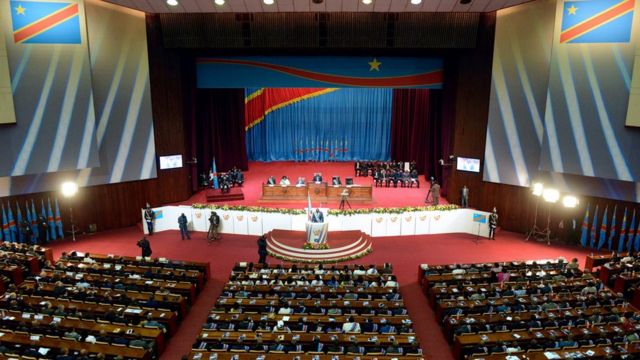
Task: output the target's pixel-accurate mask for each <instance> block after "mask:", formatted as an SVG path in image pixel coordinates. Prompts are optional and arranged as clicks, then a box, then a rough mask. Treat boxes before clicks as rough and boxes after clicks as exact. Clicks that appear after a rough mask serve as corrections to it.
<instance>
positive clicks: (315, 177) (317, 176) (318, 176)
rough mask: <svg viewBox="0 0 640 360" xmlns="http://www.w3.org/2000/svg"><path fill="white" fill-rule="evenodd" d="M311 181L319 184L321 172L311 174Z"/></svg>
mask: <svg viewBox="0 0 640 360" xmlns="http://www.w3.org/2000/svg"><path fill="white" fill-rule="evenodd" d="M313 182H314V183H316V184H319V183H321V182H322V174H321V173H315V174H313Z"/></svg>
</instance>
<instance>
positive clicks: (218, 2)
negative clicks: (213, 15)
mask: <svg viewBox="0 0 640 360" xmlns="http://www.w3.org/2000/svg"><path fill="white" fill-rule="evenodd" d="M213 2H214V3H215V4H216V5H218V6H222V5H224V3H225V1H224V0H214V1H213Z"/></svg>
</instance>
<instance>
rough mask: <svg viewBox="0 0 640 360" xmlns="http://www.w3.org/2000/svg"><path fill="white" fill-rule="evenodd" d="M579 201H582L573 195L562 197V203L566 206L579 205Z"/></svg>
mask: <svg viewBox="0 0 640 360" xmlns="http://www.w3.org/2000/svg"><path fill="white" fill-rule="evenodd" d="M579 203H580V201H579V200H578V198H577V197H575V196H573V195H565V196H564V197H563V198H562V205H564V207H566V208H574V207H576V206H578V204H579Z"/></svg>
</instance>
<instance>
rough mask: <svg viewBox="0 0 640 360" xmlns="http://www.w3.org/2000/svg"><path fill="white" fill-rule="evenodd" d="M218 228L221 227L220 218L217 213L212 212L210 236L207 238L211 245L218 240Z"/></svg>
mask: <svg viewBox="0 0 640 360" xmlns="http://www.w3.org/2000/svg"><path fill="white" fill-rule="evenodd" d="M218 226H220V216H218V214H216V212H215V211H212V212H211V216H209V234H208V236H207V240H208V241H209V245H211V242H212V241H213V240H214V239H217V238H218Z"/></svg>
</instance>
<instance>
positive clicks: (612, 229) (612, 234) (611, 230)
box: [607, 205, 620, 252]
mask: <svg viewBox="0 0 640 360" xmlns="http://www.w3.org/2000/svg"><path fill="white" fill-rule="evenodd" d="M617 212H618V205H616V207H614V208H613V216H612V217H611V226H609V241H608V244H607V246H608V248H609V250H612V249H613V238H615V237H616V213H617ZM618 252H620V250H618Z"/></svg>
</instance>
